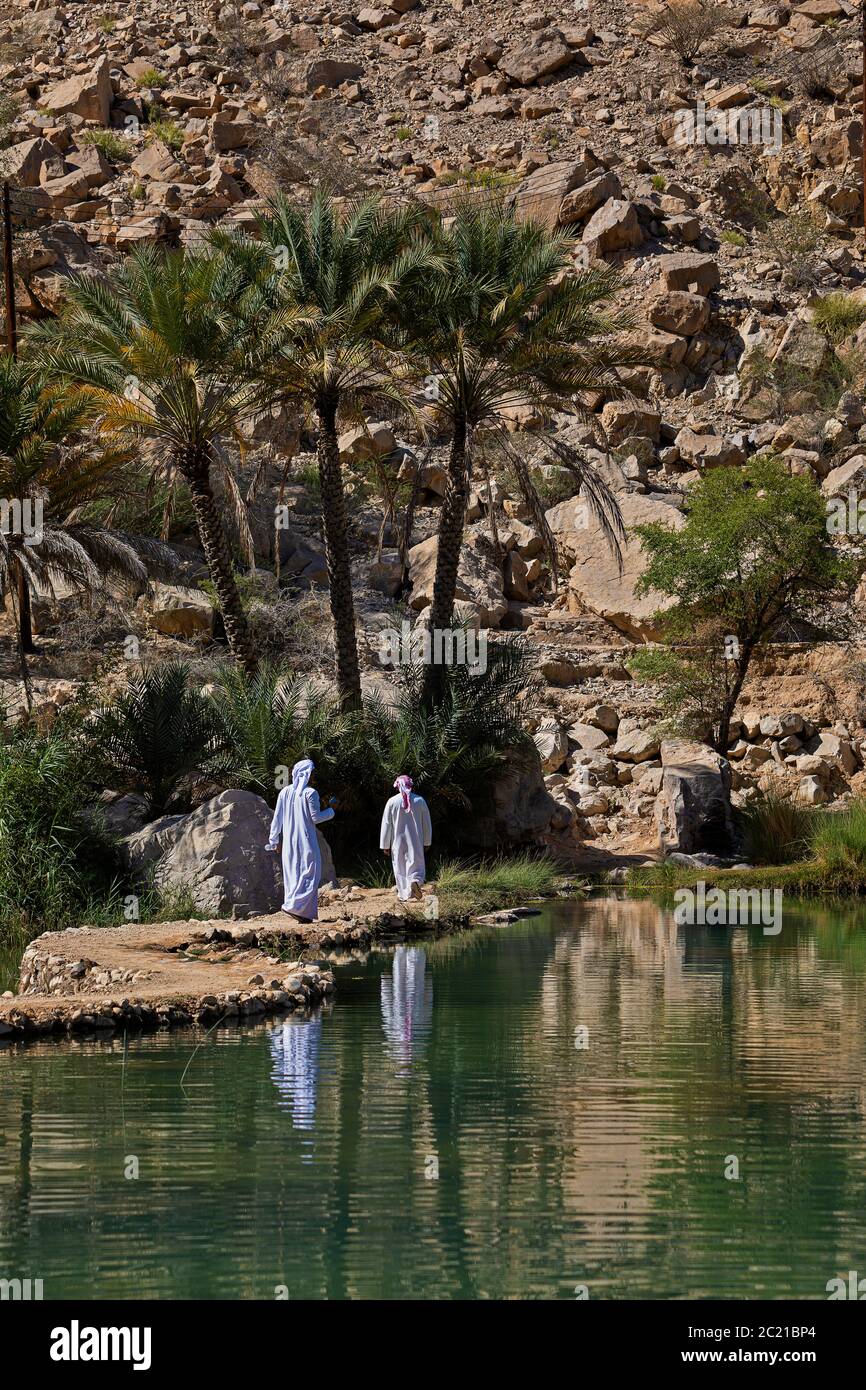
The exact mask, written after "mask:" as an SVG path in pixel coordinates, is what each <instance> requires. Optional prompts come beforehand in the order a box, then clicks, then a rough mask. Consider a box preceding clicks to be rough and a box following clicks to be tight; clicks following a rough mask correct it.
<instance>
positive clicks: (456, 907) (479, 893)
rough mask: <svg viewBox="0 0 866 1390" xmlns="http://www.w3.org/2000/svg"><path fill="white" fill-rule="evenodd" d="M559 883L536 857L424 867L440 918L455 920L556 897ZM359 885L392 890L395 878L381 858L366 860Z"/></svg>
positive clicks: (444, 862) (453, 861) (553, 867)
mask: <svg viewBox="0 0 866 1390" xmlns="http://www.w3.org/2000/svg"><path fill="white" fill-rule="evenodd" d="M559 877H560V873H559V870H558V869H557V867H556V865H555V864H554V863H553V861H552V860H550V859H547V858H545V857H544V856H543V855H537V854H518V855H514V856H506V855H499V856H497V857H496V858H495V859H485V860H481V861H479V862H478V863H468V862H467V861H465V860H461V859H443V860H441V861H440V862H439V863H438V864H437V863H436V861H435V859H433V860H432V862H431V863H429V864H428V878H429V879H430V881H431V882H434V883H435V884H436V892H437V894H438V896H439V902H440V907H439V910H440V915H442V916H446V917H447V916H458V915H464V914H466V913H469V912H489V911H491V910H492V909H493V908H496V907H510V906H512V905H514V904H517V903H522V902H526V901H528V900H529V899H531V898H540V897H544V896H548V895H550V894H551V893H554V892H555V891H556V884H557V881H558V879H559ZM357 879H358V882H359V883H361V884H363V886H364V887H365V888H393V886H394V873H393V870H392V868H391V861H390V859H386V858H385V857H384V855H383V856H382V857H381V858H376V859H373V860H364V861H363V862H362V863H361V865H360V867H359V870H358V874H357Z"/></svg>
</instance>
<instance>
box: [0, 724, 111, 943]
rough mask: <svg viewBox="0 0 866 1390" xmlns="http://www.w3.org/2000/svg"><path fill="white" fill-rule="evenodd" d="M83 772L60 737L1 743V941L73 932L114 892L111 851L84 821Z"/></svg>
mask: <svg viewBox="0 0 866 1390" xmlns="http://www.w3.org/2000/svg"><path fill="white" fill-rule="evenodd" d="M88 792H89V788H88V768H87V764H86V760H85V759H84V758H82V755H81V750H80V748H79V747H78V746H77V745H76V743H75V741H74V740H71V739H69V738H68V737H66V736H65V734H64V733H63V732H53V733H50V734H48V735H44V734H39V733H36V732H34V731H12V732H11V733H9V734H8V735H7V736H6V737H5V738H3V739H2V740H0V939H2V940H4V941H8V940H9V939H11V938H13V937H14V938H15V939H16V941H17V942H18V943H19V944H20V945H21V946H22V948H23V945H24V944H26V942H27V940H29V939H30V937H31V936H33V935H34V934H35V933H36V932H37V931H45V930H51V929H59V928H61V927H65V926H71V925H74V924H75V923H76V922H78V921H80V920H81V919H82V915H83V914H84V913H85V912H86V911H87V910H88V907H89V906H90V905H91V904H93V902H94V901H95V900H96V899H97V898H101V899H102V900H108V899H110V898H111V897H112V894H114V895H115V896H116V894H117V892H118V891H119V877H118V866H117V863H116V861H115V858H114V855H113V852H112V849H111V845H110V843H109V842H108V841H107V840H106V839H105V837H104V836H102V835H101V834H100V833H99V831H98V829H97V828H96V827H95V826H94V824H93V822H92V821H91V820H90V819H89V818H88V817H87V815H86V806H87V801H88Z"/></svg>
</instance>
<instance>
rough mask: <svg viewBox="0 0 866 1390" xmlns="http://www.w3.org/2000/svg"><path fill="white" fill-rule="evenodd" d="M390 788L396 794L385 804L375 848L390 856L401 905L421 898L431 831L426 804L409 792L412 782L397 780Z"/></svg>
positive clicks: (407, 779)
mask: <svg viewBox="0 0 866 1390" xmlns="http://www.w3.org/2000/svg"><path fill="white" fill-rule="evenodd" d="M394 786H395V787H397V788H398V791H397V795H396V796H392V797H391V799H390V800H389V801H386V802H385V811H384V814H383V816H382V833H381V835H380V836H379V847H380V848H381V849H383V850H384V851H385V853H386V854H390V856H391V863H392V864H393V866H394V878H395V879H396V881H397V892H398V894H399V895H400V897H401V898H402V900H403V901H404V902H405V901H406V899H407V898H420V896H421V884H422V883H423V882H424V878H425V874H426V866H425V863H424V850H425V848H426V847H427V846H429V845H430V843H431V841H432V839H433V827H432V825H431V823H430V812H429V810H428V808H427V802H426V801H425V800H424V798H423V796H416V795H415V793H414V792H413V791H412V778H411V777H406V776H400V777H398V778H397V780H396V782H395V783H394Z"/></svg>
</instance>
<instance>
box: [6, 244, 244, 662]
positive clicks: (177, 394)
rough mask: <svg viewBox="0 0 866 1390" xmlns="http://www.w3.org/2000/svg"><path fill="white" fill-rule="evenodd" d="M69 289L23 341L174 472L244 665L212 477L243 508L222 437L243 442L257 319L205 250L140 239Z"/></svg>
mask: <svg viewBox="0 0 866 1390" xmlns="http://www.w3.org/2000/svg"><path fill="white" fill-rule="evenodd" d="M67 296H68V298H67V303H66V304H65V305H64V307H63V310H62V311H61V314H60V316H59V318H58V319H57V320H55V321H52V322H49V323H45V324H39V325H37V326H36V327H35V328H34V329H33V330H32V331H31V333H30V335H29V350H30V352H32V353H35V354H38V357H39V360H40V361H42V362H43V363H44V364H45V365H46V366H47V367H50V368H51V369H53V370H54V371H55V372H57V373H59V375H60V377H61V378H62V379H64V380H66V381H69V382H71V383H74V384H75V385H77V386H78V388H79V390H80V393H81V394H82V396H83V397H84V398H85V399H86V400H87V401H88V402H89V403H90V404H91V405H92V406H93V408H94V410H95V412H96V414H97V416H98V420H99V425H100V428H101V429H102V430H103V431H104V432H105V433H107V434H108V435H109V437H111V438H117V439H120V440H121V441H125V442H127V443H136V442H138V441H140V440H144V439H147V440H152V441H154V442H155V443H156V445H157V446H158V448H159V451H160V453H161V454H162V457H163V460H164V462H165V463H166V464H167V465H168V466H169V467H170V468H171V469H173V470H174V471H176V473H178V474H179V475H180V476H181V477H182V478H183V480H184V482H185V483H186V485H187V488H188V490H189V495H190V501H191V504H192V509H193V513H194V516H195V521H196V526H197V529H198V534H199V539H200V542H201V546H202V550H203V551H204V556H205V560H206V563H207V566H208V570H209V572H210V577H211V580H212V582H213V585H214V588H215V590H216V593H217V597H218V599H219V604H220V609H221V612H222V616H223V621H224V624H225V630H226V637H227V640H228V644H229V648H230V650H231V652H232V655H233V656H234V657H235V659H236V660H237V661H238V662H239V663H240V664H241V666H243V667H244V668H245V669H247V670H250V671H252V670H254V669H255V665H256V658H255V653H254V651H253V649H252V645H251V643H250V639H249V635H248V631H247V623H246V618H245V615H244V611H243V608H242V605H241V600H240V597H239V594H238V588H237V583H236V581H235V571H234V564H233V559H232V552H231V548H230V545H229V541H228V537H227V534H226V530H225V527H224V524H223V519H222V516H221V513H220V509H219V505H218V502H217V499H216V496H215V491H214V483H215V481H218V482H219V484H220V485H221V491H222V493H223V495H224V497H226V498H227V499H228V500H229V502H230V503H232V504H233V506H234V508H235V510H236V512H237V513H240V512H241V511H242V502H241V499H240V494H239V492H238V487H237V481H236V478H235V475H234V471H233V469H232V466H231V463H230V461H229V458H228V455H227V453H226V448H225V446H226V444H227V443H229V442H234V444H235V445H237V447H238V448H239V449H240V450H242V449H243V441H242V439H241V436H240V433H239V428H238V426H239V422H240V421H241V420H242V419H243V418H244V417H245V416H248V415H250V414H252V413H254V412H255V410H256V408H257V407H258V406H260V404H261V386H260V384H259V383H258V382H257V380H256V378H255V372H254V366H255V362H256V359H257V356H258V354H259V353H260V352H261V351H262V338H261V336H260V331H259V330H260V329H261V321H260V320H257V319H256V318H255V316H252V315H248V314H245V313H244V305H243V292H242V290H241V289H240V288H239V285H238V283H237V277H236V275H235V274H234V272H233V268H232V266H231V265H230V263H229V262H227V260H226V259H225V257H221V256H216V255H213V254H212V253H209V252H208V253H203V252H198V251H196V252H190V251H186V252H165V251H162V250H159V249H157V248H154V247H146V248H144V249H142V250H139V251H137V252H136V253H134V254H133V255H132V256H130V257H129V259H128V260H126V261H124V262H123V264H122V265H120V266H118V267H117V268H115V269H113V270H112V271H111V273H110V274H109V275H108V277H107V278H104V279H101V278H93V277H86V276H81V277H78V278H77V279H75V280H72V281H71V282H70V283H69V285H68V290H67Z"/></svg>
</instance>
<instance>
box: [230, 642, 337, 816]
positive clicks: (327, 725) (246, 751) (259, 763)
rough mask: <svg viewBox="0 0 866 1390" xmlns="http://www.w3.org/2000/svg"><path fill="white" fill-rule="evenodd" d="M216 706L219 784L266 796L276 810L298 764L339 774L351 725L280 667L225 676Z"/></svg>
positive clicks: (333, 706)
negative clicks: (305, 761)
mask: <svg viewBox="0 0 866 1390" xmlns="http://www.w3.org/2000/svg"><path fill="white" fill-rule="evenodd" d="M212 705H213V709H214V713H215V715H216V719H217V723H218V726H219V731H220V732H219V740H220V744H221V747H222V749H223V753H222V755H221V758H220V760H219V776H220V780H221V781H223V782H224V783H226V784H227V785H231V786H232V787H242V788H244V789H246V790H248V791H254V792H257V793H258V794H259V796H263V797H264V798H265V800H266V801H268V802H270V804H271V805H273V804H274V803H275V801H276V799H277V793H278V791H279V788H280V787H281V786H283V785H284V782H285V778H284V776H282V777H280V776H279V775H278V772H279V769H281V768H288V769H289V770H291V767H292V765H293V764H294V763H295V762H297V761H298V760H299V759H300V758H312V759H313V761H314V762H315V763H316V764H317V766H318V765H323V766H325V767H327V766H328V765H329V764H331V765H333V766H334V767H335V768H336V766H337V765H338V762H339V745H340V741H341V739H342V738H343V737H344V736H345V733H346V727H347V721H346V719H345V717H344V716H342V715H341V714H340V710H339V704H338V702H337V701H336V700H334V699H333V698H332V697H331V696H329V695H326V694H323V693H322V692H321V691H317V690H315V689H314V688H313V687H312V686H310V685H309V684H308V683H307V682H306V681H303V680H299V679H298V678H297V677H295V676H293V675H292V674H291V673H290V672H288V671H287V669H286V668H285V667H284V666H282V665H280V664H273V663H269V662H262V663H261V665H260V666H259V668H258V670H257V671H256V673H255V675H253V676H246V675H245V674H244V673H243V672H242V671H241V670H239V669H238V668H237V667H227V668H226V669H225V670H224V671H223V672H221V674H220V677H219V680H218V684H217V688H216V690H215V692H214V694H213V697H212Z"/></svg>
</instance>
